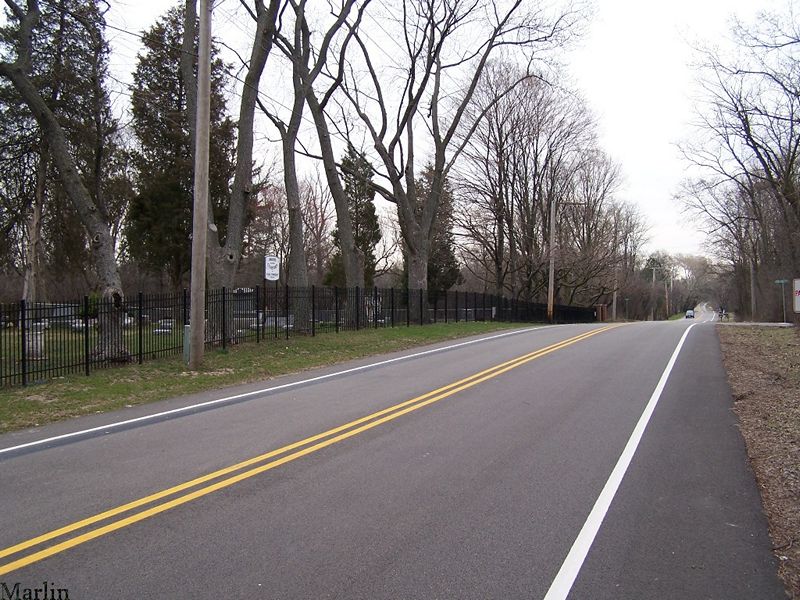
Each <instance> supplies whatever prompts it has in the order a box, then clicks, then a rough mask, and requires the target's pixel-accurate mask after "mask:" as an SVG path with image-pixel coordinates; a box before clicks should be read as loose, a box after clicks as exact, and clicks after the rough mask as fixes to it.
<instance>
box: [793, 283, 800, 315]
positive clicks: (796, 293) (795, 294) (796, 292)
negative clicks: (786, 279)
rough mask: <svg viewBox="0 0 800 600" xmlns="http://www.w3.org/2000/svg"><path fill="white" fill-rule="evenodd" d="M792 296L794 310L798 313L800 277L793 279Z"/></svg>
mask: <svg viewBox="0 0 800 600" xmlns="http://www.w3.org/2000/svg"><path fill="white" fill-rule="evenodd" d="M792 298H793V299H794V312H796V313H798V314H800V279H795V280H794V285H793V286H792Z"/></svg>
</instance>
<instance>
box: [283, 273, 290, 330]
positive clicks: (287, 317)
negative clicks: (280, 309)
mask: <svg viewBox="0 0 800 600" xmlns="http://www.w3.org/2000/svg"><path fill="white" fill-rule="evenodd" d="M283 299H284V300H285V304H286V306H285V307H284V309H285V311H286V315H285V318H286V321H285V322H284V325H285V329H286V339H287V340H288V339H289V283H288V282H287V283H286V285H285V286H284V291H283Z"/></svg>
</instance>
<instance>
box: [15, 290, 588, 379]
mask: <svg viewBox="0 0 800 600" xmlns="http://www.w3.org/2000/svg"><path fill="white" fill-rule="evenodd" d="M189 314H190V298H189V295H188V293H187V292H186V290H184V291H183V293H181V294H142V293H139V294H136V295H134V296H129V297H128V298H127V299H126V300H125V304H124V305H123V306H122V307H121V308H120V307H114V306H113V305H112V304H111V302H110V301H106V300H103V299H97V298H89V297H88V296H85V297H84V298H82V299H81V300H78V301H75V302H62V303H36V304H33V305H28V304H26V303H25V301H24V300H23V301H21V302H18V303H13V304H0V387H9V386H15V385H27V384H29V383H32V382H37V381H43V380H47V379H52V378H55V377H62V376H65V375H68V374H74V373H83V374H85V375H90V374H91V373H92V372H93V371H95V370H97V369H102V368H107V367H111V366H118V365H120V364H123V363H128V362H137V363H139V364H141V363H143V362H144V361H145V360H150V359H154V358H158V357H161V356H168V355H174V354H180V353H181V352H183V348H184V331H185V327H186V326H187V325H190V323H189ZM554 318H555V321H556V322H561V323H575V322H590V321H594V320H595V312H594V309H592V308H583V307H574V306H556V307H555V313H554ZM545 320H546V306H545V305H544V304H537V303H530V302H524V301H519V300H513V299H508V298H503V297H499V296H494V295H490V294H483V293H476V292H452V291H450V292H437V291H426V290H399V289H379V288H368V289H360V288H336V287H333V288H329V287H314V286H312V287H310V288H290V287H287V286H279V285H278V284H277V283H276V284H274V285H273V284H267V285H265V286H257V287H254V288H237V289H235V290H226V289H225V288H223V289H221V290H209V291H208V292H207V297H206V322H205V323H204V328H205V340H206V346H207V347H223V348H225V347H226V346H227V345H228V344H237V343H241V342H246V341H252V342H256V343H261V342H268V341H270V340H274V339H278V338H281V339H283V338H285V339H289V337H290V336H292V335H311V336H315V335H317V334H320V333H338V332H340V331H350V330H360V329H370V328H375V329H376V328H379V327H400V326H404V327H407V326H410V325H412V324H428V323H449V322H459V321H518V322H537V321H545ZM109 348H113V349H114V351H113V352H109Z"/></svg>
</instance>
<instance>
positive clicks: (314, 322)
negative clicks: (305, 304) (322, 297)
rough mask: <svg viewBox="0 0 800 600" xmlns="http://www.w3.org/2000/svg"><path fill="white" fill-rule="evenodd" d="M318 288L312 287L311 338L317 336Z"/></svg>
mask: <svg viewBox="0 0 800 600" xmlns="http://www.w3.org/2000/svg"><path fill="white" fill-rule="evenodd" d="M316 296H317V293H316V286H314V285H312V286H311V337H314V336H315V335H317V305H316Z"/></svg>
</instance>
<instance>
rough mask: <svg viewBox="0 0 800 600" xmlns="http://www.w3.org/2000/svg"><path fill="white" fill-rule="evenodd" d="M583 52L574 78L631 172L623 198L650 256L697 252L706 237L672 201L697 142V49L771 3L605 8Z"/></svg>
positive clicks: (611, 1) (604, 2)
mask: <svg viewBox="0 0 800 600" xmlns="http://www.w3.org/2000/svg"><path fill="white" fill-rule="evenodd" d="M596 4H597V6H596V12H595V18H594V19H593V20H592V23H591V25H590V27H589V34H588V36H587V37H586V38H585V39H584V40H583V42H582V43H581V47H580V48H579V49H578V50H577V51H575V52H574V53H573V57H572V60H571V61H570V63H571V68H572V74H573V76H574V78H575V79H576V84H577V86H578V87H579V88H580V89H581V90H582V92H583V94H584V96H585V98H586V99H587V101H588V103H589V105H590V106H591V107H592V109H593V110H594V112H595V113H596V115H597V117H598V122H599V126H600V134H601V143H602V146H603V147H604V148H605V149H606V151H607V152H609V153H610V154H611V155H612V156H613V157H614V158H615V159H616V160H617V161H618V162H619V163H620V164H621V165H622V170H623V173H624V176H625V183H624V187H623V188H622V191H621V193H620V197H621V198H624V199H627V200H629V201H630V202H633V203H635V204H636V205H637V206H639V207H640V208H641V211H642V213H643V214H644V216H645V217H646V220H647V222H648V223H649V225H650V238H651V242H650V245H649V249H651V250H666V251H668V252H670V253H682V254H695V253H698V252H701V251H702V242H703V236H702V234H700V233H699V232H698V231H697V230H696V228H695V227H694V226H693V225H692V223H691V222H690V220H689V219H687V218H686V217H684V215H683V214H682V211H681V207H680V206H679V205H677V204H676V203H675V202H674V201H673V200H672V196H673V195H674V194H675V192H676V191H677V189H678V187H679V185H680V182H681V180H682V179H683V178H684V177H685V176H686V169H687V164H686V162H685V161H684V160H682V158H681V157H680V155H679V151H678V149H677V147H676V144H677V143H678V142H680V141H681V140H682V139H686V137H687V136H690V135H692V134H693V131H692V129H691V127H690V126H689V125H690V123H691V121H692V120H693V114H694V112H693V111H694V105H695V101H696V99H697V86H696V77H697V75H696V72H695V71H694V70H693V69H692V68H691V64H692V62H693V61H694V56H693V50H692V45H693V44H695V43H696V42H697V41H698V40H701V41H703V42H705V43H712V44H718V43H723V42H724V40H725V38H726V37H727V36H728V35H729V31H730V27H729V25H730V21H731V18H732V17H733V15H734V14H736V15H738V16H739V17H740V18H741V19H742V20H744V21H745V22H747V21H751V20H752V19H753V17H754V16H755V14H756V13H757V12H758V11H761V10H764V9H776V8H778V7H779V6H780V5H781V3H779V2H773V1H770V0H758V1H754V0H670V2H642V1H641V0H597V2H596Z"/></svg>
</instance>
